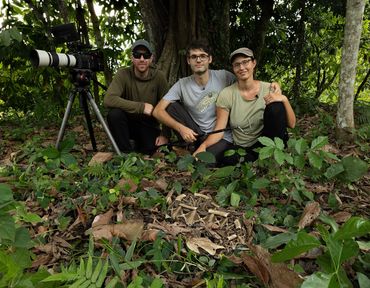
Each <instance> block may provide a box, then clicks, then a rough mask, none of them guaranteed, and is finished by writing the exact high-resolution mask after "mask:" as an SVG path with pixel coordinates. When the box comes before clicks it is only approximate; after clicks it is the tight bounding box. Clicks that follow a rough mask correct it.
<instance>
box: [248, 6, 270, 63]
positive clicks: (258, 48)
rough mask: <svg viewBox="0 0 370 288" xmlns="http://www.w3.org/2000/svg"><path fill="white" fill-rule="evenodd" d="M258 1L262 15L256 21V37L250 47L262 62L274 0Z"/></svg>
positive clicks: (258, 60)
mask: <svg viewBox="0 0 370 288" xmlns="http://www.w3.org/2000/svg"><path fill="white" fill-rule="evenodd" d="M258 3H259V5H260V7H261V17H260V19H259V20H258V21H256V27H255V32H254V37H253V41H252V43H251V45H250V47H251V49H252V50H253V52H254V57H255V58H256V59H257V62H260V60H261V56H262V49H263V47H264V46H265V38H266V33H267V29H268V25H269V22H270V19H271V17H272V13H273V7H274V0H259V1H258Z"/></svg>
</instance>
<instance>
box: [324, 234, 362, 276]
mask: <svg viewBox="0 0 370 288" xmlns="http://www.w3.org/2000/svg"><path fill="white" fill-rule="evenodd" d="M326 245H327V247H328V250H329V253H330V256H331V259H332V262H333V264H334V267H335V269H336V270H338V269H339V267H340V265H341V264H342V263H343V262H344V261H345V260H347V259H349V258H351V257H352V256H355V255H357V253H358V245H357V243H356V242H355V241H354V240H352V239H351V240H346V241H344V242H343V241H341V240H337V239H333V237H332V236H329V239H328V241H327V242H326Z"/></svg>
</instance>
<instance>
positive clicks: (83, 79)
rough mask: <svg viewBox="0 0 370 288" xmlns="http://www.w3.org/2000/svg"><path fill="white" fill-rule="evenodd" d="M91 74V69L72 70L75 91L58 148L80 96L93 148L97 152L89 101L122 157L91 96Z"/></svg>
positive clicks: (68, 107) (60, 131) (70, 101)
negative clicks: (75, 101)
mask: <svg viewBox="0 0 370 288" xmlns="http://www.w3.org/2000/svg"><path fill="white" fill-rule="evenodd" d="M91 73H92V72H91V70H89V69H73V70H72V79H73V84H74V86H75V88H74V89H73V91H72V92H71V93H70V95H69V99H68V104H67V108H66V111H65V113H64V117H63V121H62V125H61V127H60V130H59V134H58V139H57V143H56V148H57V149H59V145H60V141H62V139H63V136H64V131H65V127H66V124H67V121H68V117H69V114H70V113H71V108H72V104H73V101H74V99H75V97H76V95H77V94H78V95H79V99H80V105H81V106H82V109H83V110H84V113H85V119H86V124H87V128H88V130H89V134H90V140H91V144H92V147H93V149H94V151H97V148H96V141H95V136H94V130H93V127H92V124H91V117H90V112H89V107H88V106H87V101H89V103H90V105H91V107H92V108H93V110H94V112H95V114H96V116H97V117H98V119H99V121H100V123H101V124H102V126H103V128H104V130H105V132H106V133H107V135H108V137H109V140H110V141H111V142H112V145H113V148H114V150H115V151H116V152H117V154H118V155H121V152H120V150H119V148H118V146H117V144H116V142H115V141H114V138H113V136H112V134H111V133H110V131H109V128H108V126H107V124H105V122H104V119H103V116H102V115H101V113H100V111H99V108H98V106H97V105H96V103H95V101H94V99H93V98H92V96H91V93H90V90H89V85H90V80H91V76H92V75H91Z"/></svg>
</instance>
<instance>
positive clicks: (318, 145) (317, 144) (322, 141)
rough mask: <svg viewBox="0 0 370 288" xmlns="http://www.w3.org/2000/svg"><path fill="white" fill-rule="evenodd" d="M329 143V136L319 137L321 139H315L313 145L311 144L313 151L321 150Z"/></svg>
mask: <svg viewBox="0 0 370 288" xmlns="http://www.w3.org/2000/svg"><path fill="white" fill-rule="evenodd" d="M328 143H329V141H328V137H327V136H319V137H317V138H316V139H314V140H313V141H312V143H311V149H318V148H321V147H323V146H325V145H326V144H328Z"/></svg>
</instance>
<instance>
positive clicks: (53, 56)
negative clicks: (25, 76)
mask: <svg viewBox="0 0 370 288" xmlns="http://www.w3.org/2000/svg"><path fill="white" fill-rule="evenodd" d="M30 59H31V63H32V64H33V65H34V66H35V67H45V66H51V67H75V66H76V64H77V59H76V57H75V56H74V55H72V54H64V53H56V52H47V51H44V50H37V49H35V50H32V51H31V55H30Z"/></svg>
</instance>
